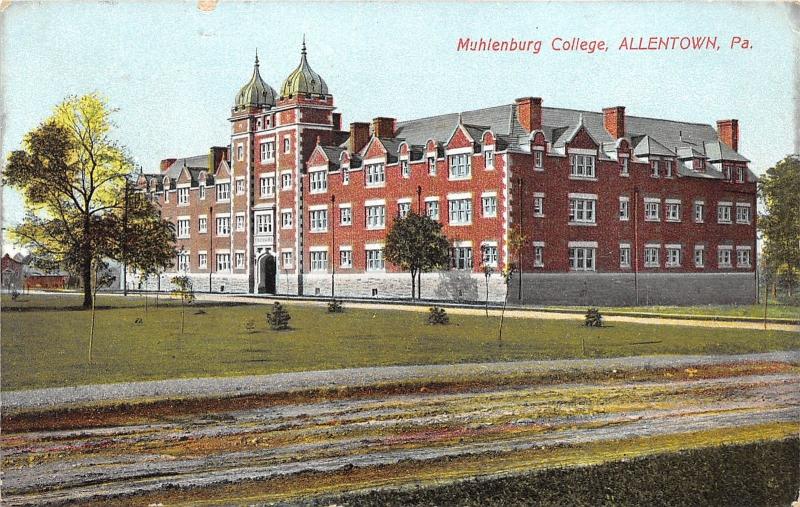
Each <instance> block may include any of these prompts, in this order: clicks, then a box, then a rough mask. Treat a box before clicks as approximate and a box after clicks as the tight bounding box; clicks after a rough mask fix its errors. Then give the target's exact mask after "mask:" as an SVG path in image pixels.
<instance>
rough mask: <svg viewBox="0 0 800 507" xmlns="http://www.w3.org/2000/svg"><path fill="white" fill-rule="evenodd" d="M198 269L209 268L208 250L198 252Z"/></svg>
mask: <svg viewBox="0 0 800 507" xmlns="http://www.w3.org/2000/svg"><path fill="white" fill-rule="evenodd" d="M197 269H208V252H206V251H205V250H203V251H200V252H197Z"/></svg>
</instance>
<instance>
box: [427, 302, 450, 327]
mask: <svg viewBox="0 0 800 507" xmlns="http://www.w3.org/2000/svg"><path fill="white" fill-rule="evenodd" d="M449 323H450V317H448V316H447V312H446V311H445V309H444V308H439V307H438V306H434V307H433V308H431V309H430V313H429V314H428V324H449Z"/></svg>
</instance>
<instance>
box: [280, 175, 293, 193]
mask: <svg viewBox="0 0 800 507" xmlns="http://www.w3.org/2000/svg"><path fill="white" fill-rule="evenodd" d="M291 189H292V172H291V171H283V172H282V173H281V190H291Z"/></svg>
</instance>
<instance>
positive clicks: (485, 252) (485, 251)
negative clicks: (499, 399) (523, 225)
mask: <svg viewBox="0 0 800 507" xmlns="http://www.w3.org/2000/svg"><path fill="white" fill-rule="evenodd" d="M498 259H499V250H498V248H497V242H496V241H484V242H483V243H481V265H482V266H486V267H490V268H496V267H497V263H498Z"/></svg>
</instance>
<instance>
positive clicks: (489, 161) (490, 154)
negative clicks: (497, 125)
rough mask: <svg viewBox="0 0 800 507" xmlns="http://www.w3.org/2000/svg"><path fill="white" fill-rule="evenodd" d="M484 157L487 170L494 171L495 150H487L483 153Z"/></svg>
mask: <svg viewBox="0 0 800 507" xmlns="http://www.w3.org/2000/svg"><path fill="white" fill-rule="evenodd" d="M483 157H484V159H485V163H486V168H487V169H492V168H494V150H486V151H484V152H483Z"/></svg>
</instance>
